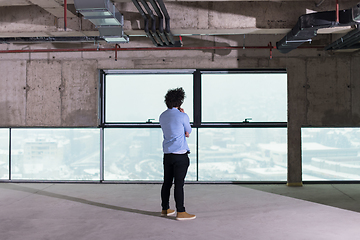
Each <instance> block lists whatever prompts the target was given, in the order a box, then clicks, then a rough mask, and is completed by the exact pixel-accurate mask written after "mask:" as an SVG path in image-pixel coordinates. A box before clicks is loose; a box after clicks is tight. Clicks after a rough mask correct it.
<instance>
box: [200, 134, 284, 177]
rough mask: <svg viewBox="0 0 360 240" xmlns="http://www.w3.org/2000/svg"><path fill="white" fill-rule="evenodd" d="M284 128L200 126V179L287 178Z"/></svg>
mask: <svg viewBox="0 0 360 240" xmlns="http://www.w3.org/2000/svg"><path fill="white" fill-rule="evenodd" d="M286 177H287V130H286V128H210V129H208V128H203V129H199V180H200V181H201V180H205V181H216V180H229V181H286Z"/></svg>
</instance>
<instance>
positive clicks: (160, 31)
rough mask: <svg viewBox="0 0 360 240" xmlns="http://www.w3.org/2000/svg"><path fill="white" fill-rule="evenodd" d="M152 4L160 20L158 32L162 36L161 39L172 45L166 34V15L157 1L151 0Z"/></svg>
mask: <svg viewBox="0 0 360 240" xmlns="http://www.w3.org/2000/svg"><path fill="white" fill-rule="evenodd" d="M149 2H150V4H151V6H152V7H153V8H154V10H155V12H156V14H157V15H158V19H159V22H158V33H159V35H160V37H161V39H162V40H163V42H164V43H165V44H166V45H170V43H169V41H168V40H167V38H166V36H165V34H164V25H163V24H164V17H163V15H162V13H161V10H160V9H159V6H158V5H157V4H156V2H155V1H154V0H149Z"/></svg>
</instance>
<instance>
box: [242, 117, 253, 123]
mask: <svg viewBox="0 0 360 240" xmlns="http://www.w3.org/2000/svg"><path fill="white" fill-rule="evenodd" d="M249 120H252V118H251V117H249V118H245V121H243V122H244V123H248V122H249Z"/></svg>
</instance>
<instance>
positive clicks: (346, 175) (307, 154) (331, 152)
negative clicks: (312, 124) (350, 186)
mask: <svg viewBox="0 0 360 240" xmlns="http://www.w3.org/2000/svg"><path fill="white" fill-rule="evenodd" d="M301 133H302V134H301V135H302V136H301V138H302V170H303V180H304V181H306V180H309V181H310V180H312V181H320V180H360V128H302V130H301Z"/></svg>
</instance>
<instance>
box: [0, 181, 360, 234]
mask: <svg viewBox="0 0 360 240" xmlns="http://www.w3.org/2000/svg"><path fill="white" fill-rule="evenodd" d="M160 188H161V185H159V184H48V183H38V184H35V183H21V184H15V183H1V184H0V192H1V194H0V239H1V240H17V239H19V240H20V239H21V240H24V239H25V240H35V239H36V240H42V239H49V240H50V239H51V240H57V239H76V240H79V239H86V240H92V239H94V240H95V239H96V240H99V239H107V240H112V239H117V240H119V239H120V240H121V239H126V240H128V239H156V240H160V239H167V240H168V239H207V240H209V239H245V240H248V239H254V240H255V239H256V240H260V239H261V240H269V239H276V240H282V239H284V240H285V239H286V240H296V239H304V240H309V239H310V240H312V239H316V240H321V239H324V240H325V239H326V240H332V239H336V240H339V239H358V236H359V235H360V228H359V222H360V213H359V212H360V204H359V203H360V185H358V184H348V185H346V184H336V185H330V184H327V185H326V184H322V185H304V186H303V187H287V186H285V185H210V184H203V185H199V184H187V185H186V186H185V194H186V195H185V204H186V208H187V211H188V212H189V213H194V214H196V215H197V219H195V220H191V221H176V220H175V218H174V217H160V210H161V208H160ZM171 203H173V200H172V202H171ZM172 206H173V205H172Z"/></svg>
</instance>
